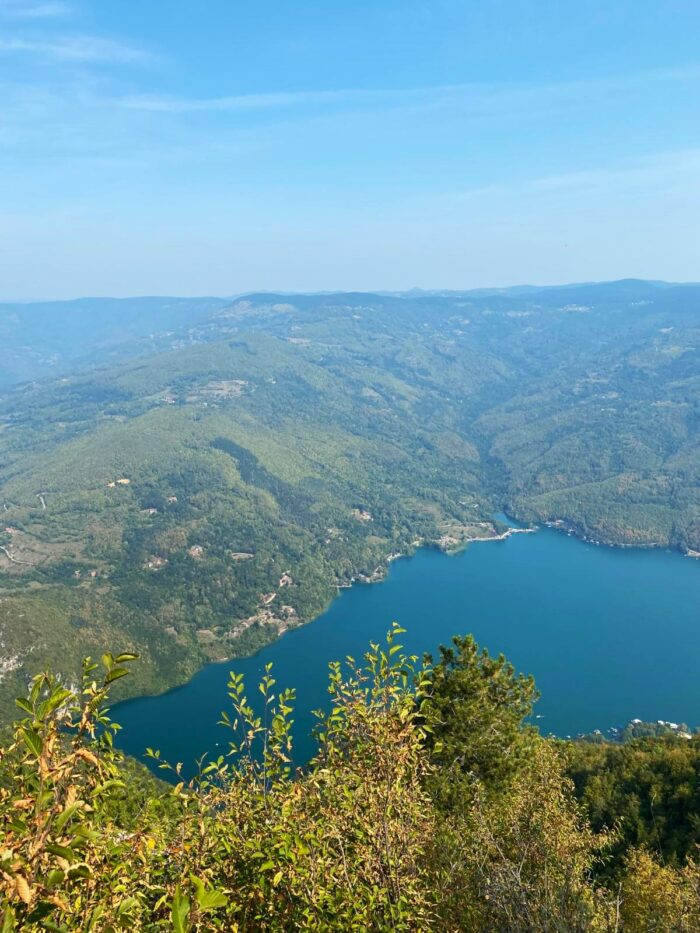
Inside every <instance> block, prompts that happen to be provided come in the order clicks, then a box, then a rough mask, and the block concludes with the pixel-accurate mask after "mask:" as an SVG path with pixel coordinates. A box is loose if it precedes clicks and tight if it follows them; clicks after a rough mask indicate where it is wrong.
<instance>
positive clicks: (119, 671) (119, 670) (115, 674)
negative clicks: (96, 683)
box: [105, 667, 129, 684]
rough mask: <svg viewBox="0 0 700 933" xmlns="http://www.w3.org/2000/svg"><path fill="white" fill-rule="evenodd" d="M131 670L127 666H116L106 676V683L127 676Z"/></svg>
mask: <svg viewBox="0 0 700 933" xmlns="http://www.w3.org/2000/svg"><path fill="white" fill-rule="evenodd" d="M128 673H129V671H128V670H127V669H126V668H125V667H114V668H112V670H111V671H110V672H109V674H107V676H106V677H105V684H111V683H113V682H114V681H115V680H119V678H120V677H126V675H127V674H128Z"/></svg>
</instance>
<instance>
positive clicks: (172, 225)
mask: <svg viewBox="0 0 700 933" xmlns="http://www.w3.org/2000/svg"><path fill="white" fill-rule="evenodd" d="M699 259H700V4H698V3H697V0H659V2H649V0H636V2H627V0H615V2H613V3H611V2H610V0H606V2H598V0H586V2H585V3H580V2H578V3H576V2H574V0H559V2H555V0H478V2H471V0H354V2H353V3H347V2H342V3H341V2H337V0H323V2H321V0H318V2H312V0H297V2H294V3H292V2H289V0H274V2H273V0H267V2H265V0H255V2H252V0H251V2H248V0H207V2H206V3H202V2H191V0H167V2H165V0H93V2H87V0H0V295H2V297H5V298H12V297H69V296H76V295H86V294H111V295H132V294H234V293H240V292H242V291H248V290H257V289H279V290H297V291H300V290H319V289H332V288H339V289H401V288H411V287H413V286H418V287H423V288H469V287H476V286H487V285H508V284H515V283H522V282H534V283H555V282H565V281H582V280H591V279H610V278H621V277H626V276H640V277H647V278H666V279H671V280H700V262H699Z"/></svg>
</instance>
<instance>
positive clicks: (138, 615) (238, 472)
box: [0, 281, 700, 715]
mask: <svg viewBox="0 0 700 933" xmlns="http://www.w3.org/2000/svg"><path fill="white" fill-rule="evenodd" d="M154 301H160V299H158V300H156V299H154ZM206 301H208V299H203V300H202V304H200V305H197V304H196V302H194V303H190V304H189V305H183V306H182V308H181V309H180V312H178V313H180V314H181V318H179V319H178V322H179V323H180V324H182V323H183V321H184V326H181V327H180V328H179V329H178V328H177V327H176V326H175V325H174V324H173V325H170V324H168V322H169V321H170V318H169V317H168V314H167V308H165V307H164V306H162V304H157V305H155V306H154V308H153V309H152V312H153V316H152V318H151V319H149V318H148V314H147V313H146V311H142V317H143V319H144V320H143V322H142V323H141V324H138V326H139V327H141V328H142V329H143V327H144V326H145V323H148V324H149V327H151V326H153V328H154V329H153V331H152V333H151V336H150V337H149V343H148V346H147V347H146V346H145V345H143V344H141V343H139V344H138V346H137V345H136V344H134V343H133V339H132V337H133V334H132V333H130V335H129V338H128V339H127V340H126V341H122V342H120V341H119V339H118V332H117V330H110V328H109V326H108V324H107V323H105V319H100V320H101V321H102V323H101V324H100V327H102V328H103V329H102V331H101V334H102V337H103V338H104V339H105V340H108V341H111V342H112V344H113V345H114V346H115V347H116V349H115V351H114V352H115V353H117V354H118V355H119V356H120V358H122V362H119V363H117V364H111V365H109V366H103V367H101V368H93V369H91V370H90V371H87V372H85V371H83V372H75V373H73V374H70V375H65V376H63V377H61V378H57V379H53V380H41V381H38V382H33V383H23V384H20V385H17V386H15V387H13V388H11V389H8V390H6V391H5V393H4V395H3V396H2V397H1V398H0V507H1V508H2V510H3V511H2V517H3V523H2V525H0V546H1V547H2V550H1V551H0V562H1V563H0V585H1V586H2V599H1V601H0V627H1V630H2V642H3V646H2V652H1V655H2V662H1V663H2V673H1V676H2V680H1V681H0V699H1V698H2V697H4V698H5V699H4V701H3V702H4V704H5V706H4V713H5V715H6V713H7V702H8V700H9V698H10V697H12V696H14V695H16V693H17V692H18V691H19V690H20V689H21V687H22V685H23V683H24V680H25V679H26V677H27V676H28V673H29V672H30V671H31V670H33V669H36V668H38V667H40V666H42V665H43V664H44V663H46V662H48V661H51V662H52V663H53V662H56V661H59V662H60V664H61V665H62V666H63V669H64V672H65V673H66V674H71V675H72V674H73V673H74V672H75V671H76V669H77V668H76V665H77V662H78V660H79V657H80V656H81V655H82V654H83V653H85V652H86V651H88V650H89V651H95V650H96V649H98V648H104V647H107V646H109V645H113V644H115V643H119V644H125V642H126V646H128V647H133V648H136V649H138V650H139V651H140V652H141V653H142V655H143V657H144V662H143V663H142V664H141V665H139V673H138V675H137V677H136V678H135V679H134V681H133V687H132V689H136V690H153V689H158V688H162V687H164V686H166V685H169V684H173V683H176V682H178V681H181V680H182V679H183V678H184V677H186V676H187V675H188V674H190V673H191V672H192V671H193V670H194V669H195V668H196V667H197V665H199V664H201V663H202V662H203V661H204V660H205V659H207V658H220V657H226V656H231V655H233V654H236V653H240V652H245V651H249V650H251V649H252V648H253V647H256V646H258V645H260V644H262V643H264V642H265V641H267V640H269V639H270V638H273V637H275V636H276V635H277V634H278V633H280V632H281V631H284V630H285V629H286V628H289V627H290V626H294V625H296V624H299V623H300V622H303V621H306V620H308V619H310V618H311V617H313V616H314V615H315V614H317V613H318V612H319V611H320V610H321V609H322V608H323V607H324V606H325V605H326V604H327V602H328V601H329V600H330V599H331V598H332V596H333V594H334V593H335V592H336V589H337V586H338V585H345V584H347V583H348V582H349V581H350V580H351V579H352V578H353V577H358V576H365V577H368V578H373V577H374V576H376V575H378V574H381V572H382V568H383V567H384V566H385V562H386V559H387V558H388V557H389V556H390V555H391V554H395V553H399V552H400V553H405V552H407V551H410V550H411V549H412V548H413V547H415V546H416V545H417V543H419V542H438V543H440V545H441V546H442V547H445V548H447V549H450V548H454V547H458V546H460V545H461V544H462V543H464V542H465V541H467V540H469V539H470V538H473V537H480V536H483V535H492V534H495V533H496V531H497V530H498V529H497V528H496V527H495V526H494V525H493V523H492V522H491V515H492V513H493V512H494V511H495V510H496V509H500V508H503V507H504V506H505V507H506V509H507V511H509V512H510V513H511V514H513V515H515V516H516V517H520V518H523V519H526V520H550V521H557V520H558V521H562V522H563V523H565V524H567V525H570V526H573V527H574V528H576V529H577V530H578V531H580V532H581V533H584V534H587V535H589V536H593V537H595V538H597V539H600V540H603V541H606V542H609V543H616V544H635V543H639V544H659V545H668V544H671V545H675V546H677V547H680V548H683V549H691V550H700V493H699V485H698V479H699V478H700V477H699V476H698V470H699V469H700V467H699V466H698V464H700V458H699V457H698V453H699V451H698V449H697V448H698V437H699V432H698V415H699V413H700V358H699V356H698V354H700V342H699V338H700V287H698V286H663V285H658V284H651V283H645V282H635V281H627V282H619V283H610V284H607V285H585V286H572V287H569V288H566V289H557V288H554V289H544V290H523V291H522V292H519V293H517V294H513V293H505V294H486V295H484V294H469V293H465V294H458V295H447V296H437V295H431V296H415V295H407V296H391V295H381V296H380V295H366V294H339V295H310V296H298V295H294V296H284V295H257V296H255V295H254V296H248V297H246V298H244V299H239V300H236V301H233V302H231V303H224V302H221V303H216V304H215V306H214V307H208V308H207V307H205V303H206ZM30 307H31V306H30ZM41 313H44V312H43V311H42V312H41ZM149 313H151V312H149ZM130 314H131V318H130V320H132V323H133V326H134V327H136V326H137V319H138V314H137V312H136V311H132V312H130ZM5 323H6V322H5ZM159 327H160V328H161V329H159ZM98 329H99V328H98ZM149 333H150V331H149ZM85 341H86V343H87V344H90V345H92V343H94V341H93V338H92V337H89V336H86V337H85ZM91 341H92V342H91ZM135 348H137V349H140V350H141V351H146V350H148V352H146V353H144V352H142V353H141V355H140V356H138V357H133V358H130V357H131V355H132V354H133V352H134V349H135ZM156 351H157V352H156ZM120 481H121V482H120Z"/></svg>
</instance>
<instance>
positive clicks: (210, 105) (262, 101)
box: [120, 89, 417, 113]
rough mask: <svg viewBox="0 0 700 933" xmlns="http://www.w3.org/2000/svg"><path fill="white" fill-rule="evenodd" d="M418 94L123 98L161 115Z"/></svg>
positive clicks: (133, 107)
mask: <svg viewBox="0 0 700 933" xmlns="http://www.w3.org/2000/svg"><path fill="white" fill-rule="evenodd" d="M415 93H417V92H416V91H366V90H354V89H347V90H338V91H296V92H295V91H291V92H275V93H271V94H236V95H232V96H230V97H210V98H200V99H196V98H178V97H162V96H159V95H150V94H136V95H132V96H130V97H124V98H122V99H121V101H120V104H121V105H122V106H123V107H127V108H128V109H130V110H150V111H155V112H159V113H198V112H199V113H201V112H217V111H235V110H268V109H277V108H279V109H283V108H288V107H299V106H304V105H308V104H327V103H342V102H345V101H358V100H373V99H377V98H386V97H405V96H408V95H411V94H415Z"/></svg>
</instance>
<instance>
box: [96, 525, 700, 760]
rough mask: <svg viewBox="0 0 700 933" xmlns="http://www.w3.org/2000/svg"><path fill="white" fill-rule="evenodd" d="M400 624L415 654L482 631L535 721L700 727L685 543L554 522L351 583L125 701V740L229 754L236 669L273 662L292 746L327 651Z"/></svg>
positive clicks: (304, 737) (698, 646)
mask: <svg viewBox="0 0 700 933" xmlns="http://www.w3.org/2000/svg"><path fill="white" fill-rule="evenodd" d="M392 620H397V621H398V622H400V624H401V625H402V626H403V627H404V628H406V629H407V632H406V634H405V635H403V636H402V638H401V641H402V643H403V644H404V645H405V646H406V648H407V649H409V650H410V652H411V653H417V654H421V655H422V654H423V652H424V651H431V652H435V651H436V649H437V647H438V646H439V645H440V644H446V643H448V642H449V640H450V639H451V637H452V635H454V634H456V633H460V634H464V633H469V632H470V633H472V634H473V635H474V636H475V638H476V639H477V641H478V642H479V643H480V644H481V645H483V646H485V647H487V648H488V649H489V651H490V652H492V653H499V652H503V653H504V654H505V655H506V656H507V657H508V658H509V660H511V661H512V662H513V664H514V665H515V667H516V668H517V669H518V670H520V671H524V672H526V673H531V674H534V675H535V679H536V681H537V686H538V688H539V690H540V692H541V694H542V698H541V699H540V701H539V703H538V704H537V709H536V713H537V714H538V717H539V718H538V720H537V723H538V725H539V727H540V729H541V730H542V732H545V733H548V732H552V733H554V734H556V735H559V736H566V735H575V734H577V733H580V732H589V731H592V730H593V729H596V728H598V729H601V730H603V731H605V730H606V729H607V728H608V727H609V726H612V725H618V724H625V723H627V722H628V721H629V720H630V719H632V718H635V717H638V718H640V719H644V720H656V719H664V720H672V721H674V722H681V721H684V722H688V723H689V724H690V725H691V726H693V725H696V724H698V723H700V678H699V677H698V670H700V566H699V565H698V562H697V561H694V560H691V559H688V558H684V557H682V556H681V555H680V554H678V553H672V552H669V551H661V550H640V549H616V548H606V547H597V546H595V545H593V544H589V543H587V542H583V541H579V540H577V539H576V538H574V537H569V536H567V535H566V534H563V533H562V532H559V531H555V530H552V529H549V528H543V529H540V530H538V531H537V532H536V533H535V534H516V535H513V536H512V537H509V538H507V539H505V540H503V541H489V542H480V543H475V544H472V545H470V547H469V548H467V549H466V550H465V551H463V552H461V553H460V554H457V555H455V556H446V555H444V554H442V553H440V552H439V551H436V550H432V549H422V550H420V551H418V552H417V553H416V554H415V555H414V556H413V557H410V558H400V559H398V560H396V561H394V562H393V563H392V564H391V566H390V570H389V574H388V576H387V578H386V580H384V581H383V582H381V583H375V584H371V585H367V584H356V585H354V586H353V587H352V588H350V589H347V590H343V591H342V592H341V594H340V595H339V596H338V598H337V599H336V600H335V601H334V602H333V604H332V605H331V606H330V608H329V609H328V611H327V612H325V613H324V614H323V615H322V616H320V617H319V618H318V619H316V620H315V621H314V622H311V623H310V624H308V625H306V626H303V627H302V628H299V629H296V630H294V631H291V632H288V633H287V634H285V635H284V636H283V637H282V638H280V639H279V640H278V641H277V642H275V643H274V644H272V645H270V646H268V647H267V648H264V649H263V650H262V651H261V652H260V653H259V654H257V655H256V656H255V657H252V658H244V659H241V660H234V661H228V662H224V663H220V664H210V665H208V666H207V667H205V668H204V669H203V670H201V671H200V672H199V673H198V674H197V675H196V676H195V677H194V678H193V679H192V680H191V681H190V682H189V683H187V684H186V685H185V686H183V687H179V688H177V689H175V690H171V691H170V692H168V693H165V694H162V695H160V696H156V697H144V698H139V699H135V700H129V701H126V702H124V703H121V704H119V705H118V706H117V707H115V710H114V718H115V719H116V721H117V722H120V723H121V724H122V725H123V727H124V729H123V731H122V732H121V733H120V734H119V744H120V746H121V747H122V748H124V749H125V750H126V751H128V752H129V753H130V754H132V755H134V756H136V757H141V756H142V754H143V751H144V749H145V748H146V746H149V745H150V746H152V747H154V748H158V749H160V751H161V753H162V756H163V758H165V759H167V760H169V761H171V762H174V761H183V762H184V763H185V764H186V765H187V766H189V764H190V763H191V762H193V761H194V759H195V758H196V757H197V756H199V755H201V754H202V753H203V752H209V753H213V754H220V753H222V752H224V751H226V750H227V748H228V746H227V733H226V730H225V729H224V728H223V727H222V726H218V725H217V721H218V719H219V718H220V713H221V711H222V710H223V709H225V708H226V707H227V702H228V697H227V691H226V682H227V679H228V673H229V671H231V670H234V671H237V672H242V673H243V674H244V675H245V676H246V678H247V683H248V692H249V696H250V697H251V698H252V697H253V695H254V694H257V690H256V684H257V681H258V679H259V677H260V674H261V671H262V669H263V667H264V665H265V664H267V663H268V662H272V663H273V665H274V674H275V677H276V678H277V681H278V685H279V686H290V687H295V688H296V690H297V703H296V715H295V720H296V727H295V729H296V732H295V735H296V753H295V758H296V759H297V760H298V761H299V762H300V763H301V762H303V761H304V760H306V759H308V757H310V755H311V753H312V751H313V744H312V742H311V741H310V740H309V738H308V732H309V730H310V728H311V726H312V724H313V722H315V720H314V718H313V717H312V715H311V710H313V709H317V708H319V707H321V706H324V705H325V703H326V701H327V693H326V686H327V666H328V663H329V661H332V660H336V659H343V658H345V657H346V656H347V655H353V656H354V657H355V658H360V657H361V656H362V654H363V652H364V651H365V650H366V648H367V645H368V643H369V642H370V641H377V640H380V639H382V638H383V637H384V635H385V633H386V631H387V630H388V629H389V627H390V625H391V622H392Z"/></svg>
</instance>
